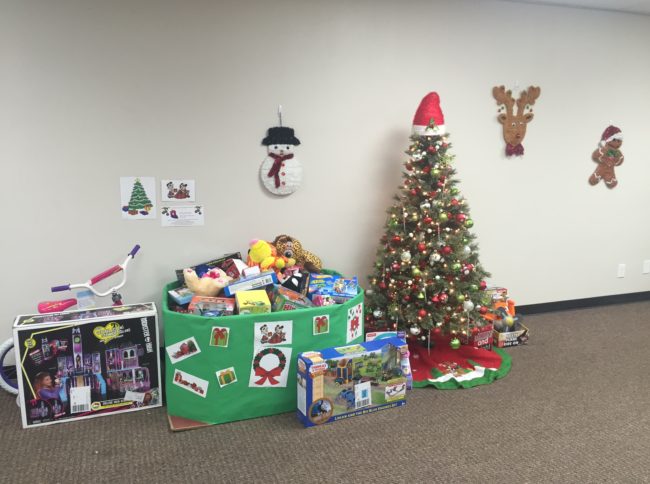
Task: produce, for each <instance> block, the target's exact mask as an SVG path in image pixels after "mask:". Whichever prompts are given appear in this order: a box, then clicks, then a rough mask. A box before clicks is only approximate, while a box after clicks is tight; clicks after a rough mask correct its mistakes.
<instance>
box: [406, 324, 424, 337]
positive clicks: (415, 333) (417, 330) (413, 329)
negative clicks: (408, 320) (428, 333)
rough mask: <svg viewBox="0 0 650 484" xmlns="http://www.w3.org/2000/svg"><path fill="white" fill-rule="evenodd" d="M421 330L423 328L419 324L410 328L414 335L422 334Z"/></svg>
mask: <svg viewBox="0 0 650 484" xmlns="http://www.w3.org/2000/svg"><path fill="white" fill-rule="evenodd" d="M420 331H421V330H420V327H419V326H411V327H410V328H409V333H411V334H412V335H413V336H417V335H418V334H420Z"/></svg>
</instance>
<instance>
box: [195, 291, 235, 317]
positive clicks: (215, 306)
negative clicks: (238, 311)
mask: <svg viewBox="0 0 650 484" xmlns="http://www.w3.org/2000/svg"><path fill="white" fill-rule="evenodd" d="M187 310H188V311H189V312H190V313H192V314H198V315H199V316H205V317H211V318H213V317H216V316H232V315H233V314H234V313H235V299H234V298H229V297H208V296H194V297H193V298H192V300H191V301H190V305H189V306H188V307H187Z"/></svg>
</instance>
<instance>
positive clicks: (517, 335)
mask: <svg viewBox="0 0 650 484" xmlns="http://www.w3.org/2000/svg"><path fill="white" fill-rule="evenodd" d="M492 341H493V344H494V346H496V347H497V348H507V347H509V346H519V345H523V344H526V343H527V342H528V328H527V327H526V326H524V325H523V324H521V323H517V324H516V325H515V329H514V331H507V332H499V331H494V333H493V334H492Z"/></svg>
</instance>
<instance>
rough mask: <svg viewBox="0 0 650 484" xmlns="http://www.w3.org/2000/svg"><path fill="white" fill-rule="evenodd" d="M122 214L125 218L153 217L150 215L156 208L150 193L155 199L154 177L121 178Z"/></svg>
mask: <svg viewBox="0 0 650 484" xmlns="http://www.w3.org/2000/svg"><path fill="white" fill-rule="evenodd" d="M120 185H121V192H122V214H123V217H124V218H151V216H150V215H149V214H150V213H152V212H153V214H154V215H155V213H156V212H155V210H154V202H152V201H151V198H149V195H148V194H152V196H153V198H154V199H155V180H154V179H153V178H146V177H139V178H121V179H120Z"/></svg>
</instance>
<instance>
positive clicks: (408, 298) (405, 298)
mask: <svg viewBox="0 0 650 484" xmlns="http://www.w3.org/2000/svg"><path fill="white" fill-rule="evenodd" d="M410 300H411V296H409V295H408V294H407V295H406V296H404V301H406V302H409V301H410Z"/></svg>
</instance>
